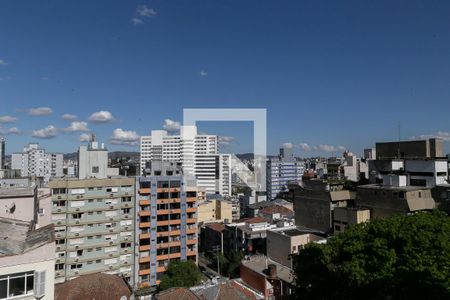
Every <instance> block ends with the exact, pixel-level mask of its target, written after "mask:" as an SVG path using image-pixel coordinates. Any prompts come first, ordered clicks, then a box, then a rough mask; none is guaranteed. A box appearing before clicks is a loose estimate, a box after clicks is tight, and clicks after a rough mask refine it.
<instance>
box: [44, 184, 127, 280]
mask: <svg viewBox="0 0 450 300" xmlns="http://www.w3.org/2000/svg"><path fill="white" fill-rule="evenodd" d="M50 188H51V189H52V221H53V224H54V225H55V240H56V262H55V277H56V282H64V281H66V280H70V279H72V278H75V277H77V276H79V275H84V274H91V273H97V272H104V273H108V274H119V275H122V276H124V277H125V278H126V279H127V280H129V282H130V284H132V279H133V259H134V256H133V254H134V245H133V240H134V199H135V190H134V188H135V179H134V178H104V179H96V178H94V179H83V180H79V179H58V180H52V181H51V182H50Z"/></svg>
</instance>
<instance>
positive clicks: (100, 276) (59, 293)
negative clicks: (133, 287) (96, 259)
mask: <svg viewBox="0 0 450 300" xmlns="http://www.w3.org/2000/svg"><path fill="white" fill-rule="evenodd" d="M122 296H126V297H127V299H129V298H130V296H131V291H130V289H129V287H128V285H127V283H126V282H125V281H124V280H123V279H122V278H120V277H119V276H117V275H109V274H104V273H95V274H90V275H82V276H80V277H78V278H75V279H72V280H70V281H66V282H64V283H61V284H57V285H55V300H78V299H98V300H100V299H120V298H121V297H122ZM174 299H175V298H174ZM178 299H184V298H178Z"/></svg>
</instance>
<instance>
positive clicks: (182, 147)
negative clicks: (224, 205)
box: [140, 126, 231, 196]
mask: <svg viewBox="0 0 450 300" xmlns="http://www.w3.org/2000/svg"><path fill="white" fill-rule="evenodd" d="M140 150H141V173H142V172H143V171H144V169H145V164H146V163H147V162H150V161H152V160H162V161H172V162H181V163H182V168H183V173H184V174H192V175H194V176H195V177H196V178H197V184H198V186H199V187H204V188H205V189H206V193H208V194H215V193H220V194H222V195H224V196H227V195H230V194H231V167H230V164H231V156H230V155H228V154H219V153H218V137H217V136H216V135H209V134H198V133H197V127H196V126H181V128H180V134H179V135H168V134H167V131H165V130H152V132H151V135H149V136H142V137H141V149H140Z"/></svg>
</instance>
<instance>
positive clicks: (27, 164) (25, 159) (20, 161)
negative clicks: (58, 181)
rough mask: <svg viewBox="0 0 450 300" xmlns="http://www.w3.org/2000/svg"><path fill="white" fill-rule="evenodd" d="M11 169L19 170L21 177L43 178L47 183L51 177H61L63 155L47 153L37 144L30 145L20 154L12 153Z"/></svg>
mask: <svg viewBox="0 0 450 300" xmlns="http://www.w3.org/2000/svg"><path fill="white" fill-rule="evenodd" d="M11 169H12V170H19V171H20V173H21V176H22V177H28V176H36V177H43V178H44V182H45V183H47V182H48V181H49V180H50V178H51V177H61V176H63V155H62V154H61V153H47V152H46V151H45V149H42V148H41V147H39V144H35V143H31V144H28V145H27V146H25V147H24V148H23V152H21V153H13V154H12V157H11Z"/></svg>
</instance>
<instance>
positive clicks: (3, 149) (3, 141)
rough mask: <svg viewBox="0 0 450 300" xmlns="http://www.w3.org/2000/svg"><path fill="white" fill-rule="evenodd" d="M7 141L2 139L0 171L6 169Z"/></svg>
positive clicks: (0, 143)
mask: <svg viewBox="0 0 450 300" xmlns="http://www.w3.org/2000/svg"><path fill="white" fill-rule="evenodd" d="M5 144H6V142H5V139H4V138H0V170H2V169H4V168H5Z"/></svg>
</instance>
